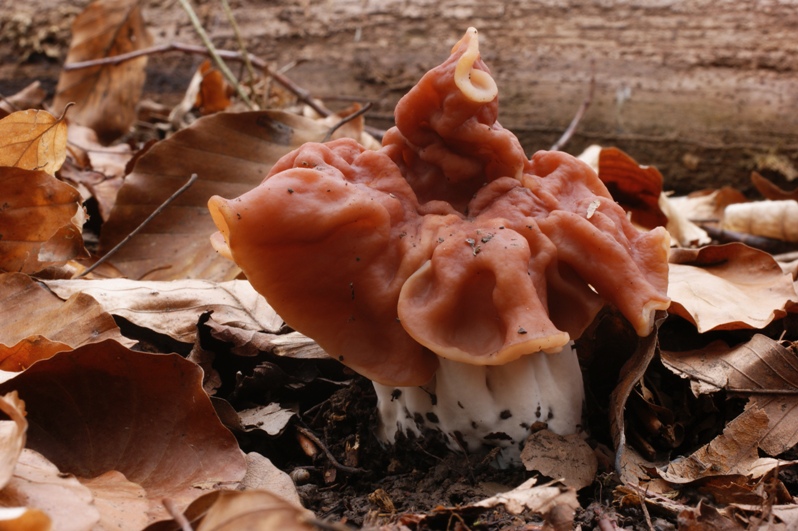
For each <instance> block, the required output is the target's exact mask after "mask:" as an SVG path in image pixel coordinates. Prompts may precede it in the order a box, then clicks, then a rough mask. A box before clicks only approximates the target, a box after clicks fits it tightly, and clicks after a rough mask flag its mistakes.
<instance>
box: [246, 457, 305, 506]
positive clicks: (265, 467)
mask: <svg viewBox="0 0 798 531" xmlns="http://www.w3.org/2000/svg"><path fill="white" fill-rule="evenodd" d="M238 490H268V491H269V492H272V493H274V494H276V495H277V496H279V497H281V498H283V499H284V500H286V501H289V502H291V503H293V504H294V505H296V506H297V507H302V501H301V500H300V499H299V493H298V492H297V490H296V485H295V484H294V481H293V480H292V479H291V477H290V476H289V475H288V474H286V473H285V472H283V471H282V470H280V469H279V468H277V467H276V466H274V464H272V462H271V461H270V460H269V459H268V458H267V457H264V456H263V455H261V454H259V453H257V452H250V453H248V454H247V474H246V475H245V476H244V479H242V480H241V483H240V484H239V485H238Z"/></svg>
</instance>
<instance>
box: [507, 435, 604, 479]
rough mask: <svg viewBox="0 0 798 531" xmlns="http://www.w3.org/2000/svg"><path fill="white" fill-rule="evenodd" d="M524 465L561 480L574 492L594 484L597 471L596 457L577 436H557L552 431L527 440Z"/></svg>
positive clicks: (522, 456)
mask: <svg viewBox="0 0 798 531" xmlns="http://www.w3.org/2000/svg"><path fill="white" fill-rule="evenodd" d="M521 462H522V463H523V464H524V468H526V469H527V470H536V471H538V472H540V473H542V474H543V475H544V476H548V477H550V478H560V479H561V480H562V482H563V483H565V484H566V485H567V486H568V487H572V488H573V489H575V490H580V489H582V488H584V487H587V486H588V485H590V484H591V483H593V480H594V479H595V478H596V471H597V470H598V459H597V458H596V454H595V453H594V452H593V449H592V448H591V447H590V445H588V444H587V442H585V439H584V437H582V435H580V434H578V433H572V434H570V435H558V434H556V433H554V432H551V431H549V430H540V431H536V432H535V433H533V434H531V435H530V436H529V437H527V439H526V442H525V444H524V449H523V450H522V451H521Z"/></svg>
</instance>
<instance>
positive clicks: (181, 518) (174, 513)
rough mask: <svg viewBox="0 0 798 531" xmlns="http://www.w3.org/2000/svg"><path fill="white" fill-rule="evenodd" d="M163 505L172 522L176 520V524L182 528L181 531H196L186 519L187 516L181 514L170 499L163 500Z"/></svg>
mask: <svg viewBox="0 0 798 531" xmlns="http://www.w3.org/2000/svg"><path fill="white" fill-rule="evenodd" d="M161 503H163V506H164V508H165V509H166V512H168V513H169V516H171V517H172V520H174V521H175V523H176V524H178V525H179V526H180V529H181V531H194V528H193V527H192V526H191V522H189V521H188V518H186V516H185V515H184V514H183V513H181V512H180V510H179V509H178V508H177V505H176V504H175V502H174V501H172V500H171V499H169V498H164V499H163V500H161Z"/></svg>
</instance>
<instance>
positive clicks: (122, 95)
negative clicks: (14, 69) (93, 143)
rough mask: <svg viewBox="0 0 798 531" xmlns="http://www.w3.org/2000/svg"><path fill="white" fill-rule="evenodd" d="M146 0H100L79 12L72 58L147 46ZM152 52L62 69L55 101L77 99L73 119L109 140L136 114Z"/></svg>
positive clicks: (57, 103) (149, 41) (96, 56)
mask: <svg viewBox="0 0 798 531" xmlns="http://www.w3.org/2000/svg"><path fill="white" fill-rule="evenodd" d="M141 4H142V3H141V2H139V1H137V0H96V1H94V2H92V3H91V4H89V5H88V6H87V7H86V9H85V10H84V11H83V12H82V13H81V14H80V15H78V16H77V17H76V18H75V21H74V22H73V24H72V43H71V44H70V47H69V53H68V54H67V58H66V62H67V63H77V62H80V61H88V60H91V59H102V58H105V57H112V56H114V55H121V54H123V53H129V52H133V51H136V50H141V49H143V48H147V47H149V46H150V45H151V44H152V37H151V36H150V34H149V33H148V32H147V30H146V28H145V26H144V20H143V18H142V15H141ZM146 65H147V57H146V56H144V57H138V58H136V59H131V60H130V61H125V62H124V63H120V64H117V65H103V66H93V67H90V68H83V69H79V70H63V71H62V72H61V77H60V78H59V79H58V86H57V87H56V95H55V100H54V101H53V107H54V108H56V109H63V108H64V107H65V106H66V104H67V103H69V102H75V104H76V105H75V110H74V112H73V111H70V112H71V115H70V117H71V119H72V121H74V122H75V123H78V124H81V125H85V126H88V127H91V128H92V129H94V130H95V131H96V132H97V135H98V136H99V137H100V139H101V140H102V141H103V142H105V143H108V142H110V141H112V140H114V139H115V138H117V137H119V136H120V135H122V134H124V133H126V132H127V131H128V129H129V128H130V126H131V125H132V124H133V121H134V120H135V118H136V104H137V103H138V101H139V98H140V97H141V89H142V87H143V86H144V80H145V71H144V69H145V67H146Z"/></svg>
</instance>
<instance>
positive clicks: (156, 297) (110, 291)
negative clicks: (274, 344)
mask: <svg viewBox="0 0 798 531" xmlns="http://www.w3.org/2000/svg"><path fill="white" fill-rule="evenodd" d="M45 284H46V285H47V287H48V288H50V289H51V290H52V291H53V292H54V293H55V294H56V295H58V296H59V297H61V298H62V299H67V298H69V297H72V296H74V295H75V294H78V293H83V294H86V295H91V296H92V297H93V298H95V299H96V300H97V301H98V302H99V303H100V305H101V306H102V307H103V309H104V310H105V311H106V312H108V313H110V314H112V315H118V316H120V317H124V318H125V319H127V320H128V321H130V322H131V323H133V324H135V325H138V326H141V327H144V328H149V329H151V330H154V331H156V332H158V333H160V334H165V335H168V336H170V337H172V338H174V339H176V340H178V341H183V342H186V343H193V342H194V339H195V338H196V335H197V321H198V320H199V317H200V315H202V314H203V313H205V312H213V319H214V321H215V322H217V323H219V324H221V325H223V326H229V327H231V328H236V329H240V330H244V331H248V332H252V333H256V332H261V331H262V332H271V333H274V332H277V331H278V330H279V329H280V327H281V326H282V324H283V320H282V319H281V318H280V317H279V316H278V315H277V313H276V312H275V311H274V309H272V307H271V306H269V304H268V303H267V302H266V299H264V298H263V296H262V295H260V294H259V293H258V292H256V291H255V290H254V289H252V286H251V285H250V284H249V282H247V281H244V280H231V281H228V282H220V283H216V282H210V281H207V280H176V281H172V282H166V281H135V280H127V279H121V278H117V279H107V280H48V281H45Z"/></svg>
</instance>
